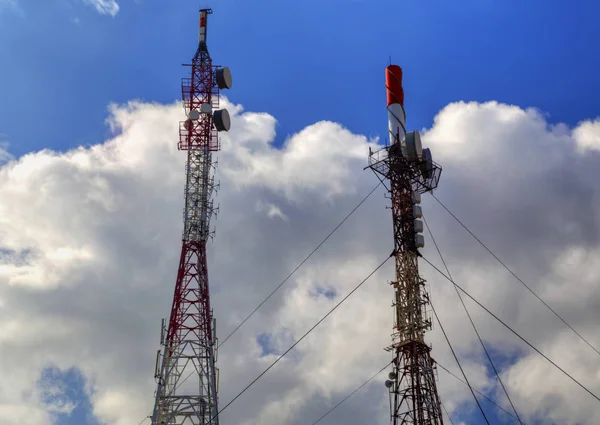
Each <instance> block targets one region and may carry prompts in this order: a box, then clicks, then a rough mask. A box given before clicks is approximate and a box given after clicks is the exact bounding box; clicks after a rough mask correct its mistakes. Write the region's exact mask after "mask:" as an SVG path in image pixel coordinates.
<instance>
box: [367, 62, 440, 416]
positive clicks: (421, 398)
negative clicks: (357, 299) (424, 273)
mask: <svg viewBox="0 0 600 425" xmlns="http://www.w3.org/2000/svg"><path fill="white" fill-rule="evenodd" d="M386 88H387V105H388V122H389V127H388V131H389V135H390V146H388V147H385V148H383V149H381V150H379V151H377V152H374V153H373V152H370V156H369V167H370V168H371V169H372V170H373V171H374V172H375V173H376V175H377V176H378V177H379V178H380V180H382V181H383V182H384V183H387V182H389V187H388V189H389V192H390V194H391V202H392V208H391V209H392V219H393V228H394V254H395V266H396V280H395V281H394V282H392V286H393V288H394V292H395V294H394V302H393V307H394V309H395V317H394V332H393V334H392V344H391V345H390V346H389V347H388V348H386V349H387V350H388V351H391V352H392V353H393V356H394V358H393V361H392V364H393V371H392V372H391V373H390V374H389V378H390V379H389V380H387V381H386V386H387V387H388V389H389V391H390V422H391V423H392V424H393V425H405V424H415V425H442V424H443V418H442V411H441V404H440V400H439V396H438V393H437V388H436V373H435V370H436V369H435V363H434V361H433V359H432V358H431V356H430V351H431V347H430V346H429V345H427V344H426V343H425V339H424V336H425V331H427V330H429V329H431V320H430V319H429V317H428V310H427V305H428V304H429V295H428V291H427V288H426V286H425V280H424V279H423V278H422V277H421V276H420V275H419V265H418V257H419V255H420V254H419V251H418V249H419V248H421V247H423V244H424V240H423V235H422V234H421V232H422V231H423V222H422V221H421V220H418V219H419V218H421V216H422V213H421V207H420V206H419V203H420V201H421V194H422V193H425V192H427V191H430V190H433V189H434V188H435V187H437V184H438V181H439V178H440V174H441V167H440V166H439V165H437V164H436V163H434V162H433V161H432V160H431V152H430V151H429V149H423V148H422V146H421V138H420V135H419V132H417V131H412V132H409V133H407V132H406V127H405V120H406V114H405V111H404V92H403V89H402V70H401V68H400V67H399V66H397V65H390V66H388V67H387V68H386Z"/></svg>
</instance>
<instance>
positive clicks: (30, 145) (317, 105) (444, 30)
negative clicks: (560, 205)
mask: <svg viewBox="0 0 600 425" xmlns="http://www.w3.org/2000/svg"><path fill="white" fill-rule="evenodd" d="M1 4H3V2H2V0H0V5H1ZM15 4H16V7H15V8H13V7H8V6H4V7H3V6H0V40H1V41H0V77H1V78H0V94H1V95H0V142H3V141H6V142H8V143H9V144H10V151H11V152H12V153H13V154H14V155H16V156H21V155H24V154H26V153H27V152H31V151H36V150H40V149H43V148H50V149H56V150H61V151H64V150H67V149H69V148H73V147H76V146H78V145H87V144H94V143H98V142H101V141H103V140H104V139H105V138H106V136H107V134H108V128H107V126H106V125H105V123H104V120H105V118H106V117H107V105H108V104H109V103H111V102H117V103H122V102H126V101H128V100H132V99H142V100H144V101H156V102H162V103H164V102H172V101H174V100H176V99H178V98H179V93H180V87H179V84H180V78H181V77H183V76H185V69H184V68H182V67H181V66H180V65H181V64H182V63H186V62H188V61H189V59H190V58H191V56H192V55H193V53H194V51H195V47H196V40H197V39H196V34H197V18H198V14H197V10H198V7H197V6H198V3H197V2H193V1H188V0H178V1H167V0H137V1H136V0H121V1H120V6H121V8H120V11H119V13H118V14H117V15H116V16H115V17H110V16H106V15H101V14H99V13H98V12H97V11H96V10H95V9H93V8H92V7H90V6H89V5H86V4H85V2H84V1H83V0H45V1H40V0H16V1H15ZM200 6H210V7H212V8H213V9H214V11H215V14H214V15H212V16H211V17H210V21H209V39H208V43H209V48H210V50H211V52H212V56H213V59H214V60H215V62H216V63H218V64H221V65H227V66H229V67H230V68H231V70H232V73H233V78H234V86H233V89H232V90H231V91H230V92H228V93H227V94H228V95H229V97H230V99H231V100H232V101H233V102H235V103H241V104H242V105H244V107H245V108H246V109H247V110H253V111H265V112H268V113H270V114H273V115H274V116H275V117H276V118H277V119H278V121H279V128H278V136H277V137H278V143H281V142H283V140H284V139H285V138H286V136H287V135H289V134H291V133H293V132H296V131H298V130H301V129H302V128H304V127H305V126H307V125H309V124H311V123H314V122H315V121H318V120H332V121H336V122H340V123H342V124H343V125H345V126H346V127H348V128H349V129H350V130H351V131H352V132H355V133H362V134H366V135H368V136H383V135H384V131H385V127H386V119H387V114H386V112H385V103H384V102H385V93H384V88H383V84H384V73H383V72H384V67H385V66H386V65H387V64H388V63H389V58H390V57H391V58H392V61H393V62H394V63H398V64H400V65H401V66H402V67H403V68H404V72H405V83H404V85H405V92H406V108H407V115H408V124H409V127H412V128H422V127H429V126H431V124H432V120H433V117H434V116H435V115H436V113H437V112H438V111H439V110H440V109H441V108H443V107H444V106H445V105H447V104H448V103H450V102H453V101H459V100H466V101H469V100H475V101H486V100H498V101H500V102H505V103H510V104H516V105H519V106H521V107H536V108H539V109H540V110H542V111H544V112H545V113H548V114H549V121H550V122H553V123H554V122H566V123H568V124H570V125H574V124H576V123H577V122H579V121H581V120H583V119H586V118H594V117H596V116H598V115H600V107H599V104H598V101H597V94H598V93H599V92H600V79H599V78H598V77H597V75H598V71H597V69H598V64H599V62H600V58H599V56H598V54H597V46H598V44H597V43H598V40H600V26H599V25H597V19H598V18H597V17H598V16H599V14H600V3H598V2H595V1H591V0H581V1H578V2H577V3H576V5H575V3H574V2H568V1H558V0H556V1H552V0H527V1H523V0H505V1H493V0H462V1H460V0H459V1H454V2H450V1H447V0H429V1H414V0H410V1H409V0H369V1H366V0H304V1H302V2H293V1H285V0H255V1H242V0H215V1H213V2H212V3H210V4H207V3H201V4H200ZM176 139H177V135H176V134H174V135H173V143H176ZM365 162H366V161H365ZM266 341H267V340H265V341H263V342H264V343H265V344H266ZM454 370H455V369H454ZM274 373H276V372H274ZM60 379H62V380H64V382H66V384H67V387H68V388H70V389H71V390H69V391H70V392H69V397H71V398H72V399H74V400H78V401H79V402H80V403H81V405H80V406H83V407H79V408H78V409H80V410H76V411H75V413H74V416H72V417H71V418H70V419H69V418H66V417H61V418H59V421H58V423H59V424H60V425H70V424H75V423H77V424H83V425H92V424H94V422H90V421H87V422H86V419H85V418H86V417H87V414H86V413H85V409H86V406H87V404H86V403H87V402H86V401H85V399H84V398H83V397H82V394H83V393H82V392H81V389H80V387H81V378H80V377H79V376H78V375H77V373H76V372H68V373H66V374H65V375H64V376H62V377H61V378H60ZM483 404H484V406H485V408H486V409H487V410H489V411H492V410H493V408H489V407H488V406H487V405H486V402H483ZM81 409H83V410H81ZM474 415H475V416H474V417H477V415H476V413H474ZM478 423H479V422H477V421H476V420H474V421H473V422H471V424H472V425H477V424H478ZM498 423H500V422H498Z"/></svg>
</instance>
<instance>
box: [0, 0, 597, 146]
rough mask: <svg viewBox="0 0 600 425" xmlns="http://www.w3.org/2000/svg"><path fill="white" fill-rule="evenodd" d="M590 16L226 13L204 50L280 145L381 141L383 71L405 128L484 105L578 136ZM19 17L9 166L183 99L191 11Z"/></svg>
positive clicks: (590, 5) (392, 5)
mask: <svg viewBox="0 0 600 425" xmlns="http://www.w3.org/2000/svg"><path fill="white" fill-rule="evenodd" d="M594 3H595V2H593V1H580V2H577V6H576V7H574V6H573V5H572V3H570V2H567V1H549V0H545V1H542V0H530V1H527V2H523V1H516V0H509V1H503V2H497V1H491V0H464V1H456V2H448V1H445V0H444V1H442V0H431V1H427V2H417V1H392V0H385V1H384V0H371V1H369V2H366V1H359V0H354V1H353V0H327V1H318V0H306V1H304V2H289V1H275V0H259V1H253V2H244V1H238V0H219V1H214V2H212V4H210V6H211V7H212V8H213V9H214V11H215V14H214V15H213V16H211V21H210V25H211V27H210V34H209V45H210V49H211V51H212V54H213V57H214V59H215V61H216V62H217V63H220V64H224V65H228V66H230V67H231V69H232V72H233V75H234V85H235V86H234V89H233V90H232V91H231V92H230V96H231V98H232V100H233V101H234V102H239V103H241V104H243V105H244V106H245V107H246V108H247V109H248V110H255V111H266V112H269V113H271V114H274V115H275V117H276V118H277V119H278V120H279V133H278V139H279V141H282V140H283V139H284V138H285V136H286V135H287V134H289V133H291V132H294V131H297V130H300V129H302V128H303V127H304V126H306V125H308V124H311V123H313V122H315V121H317V120H321V119H327V120H334V121H338V122H341V123H343V124H344V125H346V126H347V127H349V128H350V130H352V131H353V132H358V133H363V134H367V135H370V136H375V135H382V134H383V133H382V129H384V128H385V124H386V113H385V110H384V106H385V105H384V99H385V98H384V91H383V67H384V66H385V65H386V64H387V63H388V61H389V57H390V56H391V57H392V60H393V61H394V62H396V63H399V64H400V65H401V66H403V67H404V69H405V90H406V107H407V111H408V122H409V125H410V126H411V127H413V128H421V127H424V126H430V125H431V123H432V118H433V117H434V116H435V114H436V112H437V111H439V110H440V108H442V107H443V106H445V105H446V104H448V103H449V102H452V101H457V100H477V101H484V100H491V99H494V100H498V101H502V102H507V103H512V104H517V105H519V106H522V107H529V106H534V107H537V108H540V109H541V110H543V111H544V112H546V113H548V114H550V121H551V122H558V121H561V122H567V123H569V124H575V123H576V122H578V121H579V120H582V119H584V118H589V117H595V116H596V115H597V114H598V110H597V107H596V101H595V96H593V93H597V92H598V91H599V90H600V80H598V79H597V78H595V74H596V68H597V64H598V60H599V59H598V58H597V55H595V54H594V51H595V50H594V46H595V43H596V40H598V39H600V28H598V26H597V25H595V24H594V19H595V18H594V17H595V16H597V15H598V12H599V11H600V5H597V4H594ZM18 5H19V9H20V10H19V11H14V10H10V9H9V8H4V9H2V12H0V13H1V14H0V39H2V40H3V42H2V43H0V61H1V67H2V78H1V79H0V81H1V83H0V84H1V85H0V92H1V93H2V102H0V133H1V134H3V138H4V139H5V141H8V142H10V144H11V146H12V147H11V152H12V153H13V154H15V155H17V156H20V155H22V154H24V153H26V152H29V151H32V150H37V149H40V148H46V147H50V148H54V149H60V150H64V149H67V148H69V147H73V146H77V145H79V144H84V145H85V144H91V143H96V142H98V141H102V140H103V139H104V137H105V135H106V133H107V128H106V126H105V124H104V119H105V118H106V115H107V112H106V107H107V104H108V103H110V102H125V101H127V100H130V99H133V98H139V99H143V100H146V101H157V102H170V101H173V100H175V99H177V98H178V96H179V80H180V78H181V77H182V76H183V75H184V69H183V68H182V67H181V66H180V64H181V63H184V62H187V61H188V60H189V58H190V57H191V55H193V52H194V48H195V43H196V23H197V4H196V2H188V1H179V2H172V1H164V0H142V1H134V0H122V1H121V2H120V6H121V9H120V11H119V13H118V14H117V15H116V16H115V17H114V18H112V17H109V16H105V15H100V14H99V13H97V12H96V11H95V10H94V9H93V8H92V7H89V6H87V5H85V4H84V2H83V0H82V1H80V0H48V1H44V2H39V1H34V0H19V1H18ZM34 119H35V121H36V124H35V125H33V124H32V120H34ZM174 137H175V136H174Z"/></svg>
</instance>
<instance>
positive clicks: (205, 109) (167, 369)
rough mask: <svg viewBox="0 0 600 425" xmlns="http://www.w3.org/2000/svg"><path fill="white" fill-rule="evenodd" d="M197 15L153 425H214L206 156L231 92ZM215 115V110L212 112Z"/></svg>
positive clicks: (222, 126)
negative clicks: (179, 218)
mask: <svg viewBox="0 0 600 425" xmlns="http://www.w3.org/2000/svg"><path fill="white" fill-rule="evenodd" d="M211 13H212V11H211V10H210V9H203V10H201V11H200V30H199V43H198V50H197V51H196V54H195V56H194V58H193V59H192V63H191V65H185V66H189V67H191V76H190V77H189V78H184V79H183V81H182V98H183V106H184V108H185V111H186V115H187V117H188V118H187V120H186V121H183V122H181V123H180V126H179V136H180V137H179V146H178V147H179V149H180V150H187V164H186V186H185V208H184V230H183V237H182V242H183V243H182V248H181V258H180V261H179V269H178V272H177V283H176V284H175V293H174V295H173V305H172V308H171V316H170V318H169V321H168V325H167V324H166V323H165V321H164V320H163V323H162V326H161V344H162V345H163V349H162V353H161V350H159V351H158V353H157V359H156V369H155V378H156V380H157V383H158V386H157V390H156V400H155V404H154V411H153V413H152V424H153V425H171V424H177V425H180V424H193V425H200V424H202V425H207V424H211V425H212V424H214V425H217V424H218V422H219V420H218V417H217V412H218V403H217V387H218V370H217V368H216V366H215V363H216V352H217V338H216V335H215V322H214V319H213V312H212V309H211V306H210V293H209V286H208V270H207V261H206V243H207V240H208V238H209V237H210V236H211V235H212V234H211V230H210V227H209V224H210V219H211V216H212V215H213V214H215V213H216V209H215V208H214V207H213V201H212V193H213V191H214V190H215V189H216V187H215V184H214V177H213V171H214V168H215V163H214V162H213V160H212V152H214V151H217V150H218V149H219V143H218V133H217V132H218V131H227V130H229V125H230V121H229V115H228V113H227V110H225V109H222V110H216V109H217V108H218V107H219V89H223V88H230V87H231V73H230V71H229V69H228V68H226V67H223V68H217V67H214V66H213V64H212V60H211V58H210V55H209V53H208V49H207V46H206V29H207V26H206V25H207V17H208V15H209V14H211ZM213 111H214V112H213Z"/></svg>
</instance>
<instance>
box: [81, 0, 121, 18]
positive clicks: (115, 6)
mask: <svg viewBox="0 0 600 425" xmlns="http://www.w3.org/2000/svg"><path fill="white" fill-rule="evenodd" d="M84 1H85V2H86V3H87V4H89V5H91V6H93V7H94V8H96V10H97V11H98V13H101V14H103V15H110V16H115V15H116V14H117V13H119V3H117V1H116V0H84Z"/></svg>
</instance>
